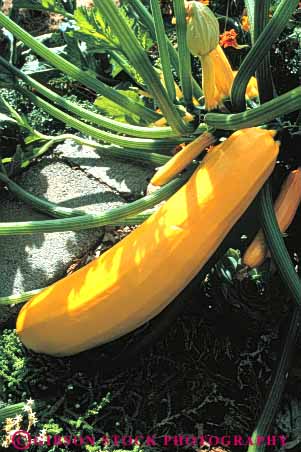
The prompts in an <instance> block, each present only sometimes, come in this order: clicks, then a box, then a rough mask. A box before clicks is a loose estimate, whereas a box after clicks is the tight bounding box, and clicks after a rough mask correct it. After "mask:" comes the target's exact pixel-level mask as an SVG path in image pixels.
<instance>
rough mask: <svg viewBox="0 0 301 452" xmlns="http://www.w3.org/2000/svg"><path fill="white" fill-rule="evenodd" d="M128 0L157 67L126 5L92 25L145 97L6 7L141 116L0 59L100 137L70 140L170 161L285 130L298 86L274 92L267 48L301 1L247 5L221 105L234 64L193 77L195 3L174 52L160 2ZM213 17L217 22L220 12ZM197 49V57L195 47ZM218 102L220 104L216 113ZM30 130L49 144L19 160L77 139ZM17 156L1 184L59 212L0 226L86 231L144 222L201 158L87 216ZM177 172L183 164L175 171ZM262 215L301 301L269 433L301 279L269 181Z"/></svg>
mask: <svg viewBox="0 0 301 452" xmlns="http://www.w3.org/2000/svg"><path fill="white" fill-rule="evenodd" d="M125 3H126V4H127V7H128V8H130V10H131V11H132V12H133V13H134V14H135V15H136V17H137V18H138V20H139V22H140V23H141V24H142V25H143V27H144V28H145V29H146V30H147V31H148V33H149V34H150V36H151V38H152V39H153V40H154V41H156V42H157V45H158V50H159V55H160V68H159V70H157V69H155V68H154V67H153V64H152V62H151V60H150V58H149V55H148V52H147V51H146V50H145V49H144V48H143V46H142V45H141V43H140V42H139V40H138V39H137V37H136V35H135V33H134V31H133V30H132V29H131V27H130V26H129V23H128V21H127V20H126V19H125V15H124V14H125V13H124V11H123V10H120V9H119V8H118V7H117V6H116V4H115V2H114V1H113V0H95V1H94V4H95V7H94V9H93V10H92V12H91V14H90V19H89V20H90V23H88V25H90V26H91V28H90V31H92V34H94V35H95V36H96V37H97V39H99V42H100V43H101V42H102V41H103V40H105V36H104V34H102V33H101V30H102V26H103V24H104V23H105V24H106V26H108V27H109V28H110V31H111V36H114V42H115V43H117V44H118V52H117V53H115V56H114V49H113V48H112V43H110V45H111V49H110V51H111V53H113V56H114V57H115V59H118V58H119V62H120V65H121V66H122V67H127V68H128V70H130V68H131V74H132V75H133V74H134V75H133V77H134V76H135V78H136V80H135V81H136V84H137V88H138V92H140V93H141V91H142V92H143V93H144V97H143V98H141V97H139V96H129V95H127V93H126V92H123V91H122V90H120V89H114V88H112V87H111V86H109V85H107V84H105V83H104V82H103V81H102V80H100V79H99V78H98V77H97V74H95V73H94V72H93V71H91V70H83V69H81V68H79V67H78V66H76V65H74V64H73V63H72V62H70V61H67V60H66V59H65V58H63V57H62V56H61V55H59V54H56V53H54V52H53V51H51V50H50V49H48V48H47V47H46V46H45V45H44V44H43V43H42V42H40V41H39V40H37V39H35V38H33V37H32V36H31V35H30V34H29V33H28V32H26V31H25V30H24V29H22V28H21V27H20V26H19V25H18V24H17V23H15V22H14V21H12V20H11V19H10V18H9V17H7V16H5V15H4V14H3V13H1V12H0V25H1V26H2V27H4V28H5V29H6V30H8V31H9V32H10V33H11V34H12V35H13V36H14V37H15V39H17V40H19V41H20V42H22V43H23V44H24V45H25V46H27V47H29V48H30V49H31V50H32V51H33V52H34V53H35V54H36V55H38V56H39V57H40V58H42V59H43V60H44V61H46V62H47V63H48V64H49V65H51V66H52V67H54V68H56V69H58V70H59V71H61V72H63V73H64V74H66V75H67V76H68V77H70V78H72V79H74V80H77V81H78V82H80V83H81V84H82V85H84V86H85V87H87V88H89V89H90V90H92V91H93V92H94V93H95V94H96V95H99V96H102V97H103V98H106V99H108V100H109V101H110V102H112V103H113V104H115V105H117V106H118V108H120V109H122V110H123V111H125V112H128V113H129V116H133V115H134V116H135V118H138V121H137V122H136V123H133V124H131V123H124V122H120V121H117V120H116V119H115V120H113V119H111V118H109V117H107V116H105V115H103V114H94V113H91V112H90V111H88V110H86V109H84V108H82V107H79V106H78V105H77V104H76V103H74V102H70V101H69V100H67V99H65V98H63V97H61V96H58V95H57V94H56V93H54V92H53V91H51V90H50V89H49V88H48V87H46V86H44V85H43V84H41V83H40V82H38V81H37V80H35V79H34V78H32V77H30V76H29V75H27V74H25V73H24V72H23V71H20V70H19V69H17V68H16V67H15V66H14V65H13V64H12V63H11V62H10V61H7V60H5V59H4V58H3V57H0V64H1V65H2V66H3V67H4V68H5V70H6V71H9V72H10V73H12V74H13V75H14V77H15V80H16V83H15V89H17V90H18V91H20V92H21V93H22V94H23V95H25V96H26V97H28V99H29V100H30V101H31V102H32V103H33V104H35V105H36V106H38V107H40V108H42V109H44V110H45V111H46V112H47V113H49V114H50V115H52V116H53V117H55V118H57V119H59V120H61V121H62V122H64V123H65V124H67V125H69V126H72V127H73V128H75V129H76V130H78V131H79V132H81V133H82V134H84V135H87V136H88V137H91V138H93V140H94V141H92V140H91V139H89V140H87V139H84V138H81V137H78V136H74V137H73V138H74V139H75V140H76V141H78V142H81V143H89V144H91V145H95V146H97V142H99V141H102V142H106V143H110V144H114V145H117V146H118V147H117V148H114V149H113V150H110V151H109V150H108V152H111V153H112V155H114V156H115V157H116V158H133V159H140V160H143V161H148V162H150V163H152V164H155V165H158V164H159V165H161V164H164V163H167V162H168V161H169V157H168V156H167V155H166V154H168V153H169V152H170V151H171V150H172V149H173V148H174V147H175V146H177V145H178V144H181V143H183V142H185V143H186V144H189V143H190V142H193V141H194V140H196V139H197V140H199V139H200V137H201V136H202V134H208V133H210V134H211V135H214V137H215V139H216V140H217V139H218V137H219V136H224V137H227V136H228V135H229V133H231V132H233V131H235V130H239V129H244V128H250V127H263V128H269V127H271V126H272V127H271V128H275V127H276V128H280V129H281V126H282V123H281V120H280V121H279V118H281V117H283V116H285V115H287V114H289V113H292V112H298V111H299V110H300V108H301V87H297V88H295V89H293V90H290V91H288V92H286V93H285V94H282V95H281V96H278V97H273V96H274V89H273V84H272V78H271V74H270V65H269V52H270V49H271V47H272V45H273V44H274V42H275V40H276V39H277V38H278V37H279V36H280V34H281V33H282V31H283V30H284V29H285V27H286V26H287V24H288V22H289V20H290V18H291V16H292V15H293V14H294V12H295V10H296V8H297V6H298V1H296V0H281V1H280V2H279V3H278V4H277V7H276V9H275V11H274V13H273V15H272V17H271V18H270V17H269V10H270V0H246V2H245V4H246V7H247V9H248V14H249V18H250V22H251V26H252V28H251V30H252V47H251V49H250V51H249V52H248V54H247V56H246V58H245V59H244V61H243V63H242V65H241V67H240V68H239V70H238V73H237V75H235V77H234V76H233V80H232V82H233V83H232V86H231V90H230V91H229V93H226V94H229V96H230V98H229V100H228V101H227V102H224V101H223V99H221V100H220V98H219V100H218V102H211V101H210V102H208V99H209V97H208V96H213V97H214V96H215V91H214V90H215V89H217V90H219V89H221V86H222V83H223V77H224V76H225V77H229V76H230V75H231V74H230V73H229V66H227V75H225V74H226V72H225V73H223V66H220V67H219V69H214V68H213V60H211V59H208V58H204V56H203V55H202V54H200V56H201V60H202V63H203V88H204V95H205V98H204V97H203V93H202V89H201V87H200V86H199V85H198V83H197V82H196V81H195V80H194V78H193V74H192V70H191V56H190V51H189V50H191V49H189V47H190V46H189V40H186V36H187V27H188V26H189V22H188V25H187V22H186V15H187V8H188V10H189V4H188V5H187V3H185V2H184V0H174V1H173V4H174V12H175V19H176V34H177V50H176V49H175V47H174V46H173V45H172V43H171V42H170V40H169V39H168V37H167V35H166V33H165V30H164V23H163V20H162V16H161V11H160V8H159V0H150V7H151V8H150V11H149V10H148V9H147V8H146V7H145V6H144V5H143V3H142V2H141V1H140V0H127V1H126V2H125ZM188 3H189V2H188ZM206 12H208V11H206ZM65 16H67V17H68V18H69V19H72V20H75V23H76V11H75V12H74V11H72V10H71V9H70V10H69V11H68V12H67V13H66V14H65ZM188 16H189V14H188ZM212 21H213V22H214V20H213V19H212ZM213 22H212V23H213ZM213 28H214V27H213ZM79 31H81V30H79ZM215 32H216V31H215ZM97 33H98V34H97ZM213 42H215V44H216V41H214V40H213ZM100 45H101V44H100ZM212 51H214V52H215V51H216V49H211V48H210V49H209V50H208V52H209V54H210V52H212ZM218 52H220V49H218ZM193 53H194V54H198V52H193ZM217 55H219V58H220V59H222V58H224V56H223V54H222V53H218V54H215V57H216V61H219V60H218V58H217ZM225 67H226V63H225V65H224V68H225ZM214 71H215V72H214ZM255 73H256V77H257V82H258V89H259V99H260V103H259V104H258V103H255V102H252V103H250V102H248V99H246V92H247V89H248V84H249V81H250V79H251V77H252V76H253V75H254V74H255ZM210 75H212V77H213V76H215V79H216V83H215V86H213V85H210V83H209V79H210V77H209V76H210ZM17 80H22V83H19V82H17ZM178 84H179V87H180V89H179V87H178ZM218 94H219V93H218ZM224 94H225V93H224ZM213 97H212V98H213ZM145 99H147V101H146V100H145ZM212 109H214V110H213V111H209V110H212ZM73 115H75V116H76V118H75V117H74V116H73ZM11 117H12V118H13V119H15V120H16V119H17V118H18V120H19V121H20V122H22V121H23V126H24V127H25V128H27V129H28V130H30V126H29V125H28V124H26V121H24V119H23V118H22V117H20V116H18V114H17V113H16V112H15V111H13V110H11ZM31 132H32V138H31V139H32V140H36V141H39V142H42V146H41V148H40V149H39V151H38V152H33V153H28V154H27V155H25V156H24V158H23V161H22V162H21V166H22V165H23V167H24V166H26V165H28V164H29V163H30V161H32V160H33V159H35V158H36V157H37V156H40V155H42V154H43V153H44V152H46V151H47V150H48V149H49V148H50V147H51V146H52V145H53V144H54V143H56V142H59V141H62V140H64V139H65V138H66V137H70V135H60V136H57V137H49V136H45V135H42V134H40V133H39V132H37V131H34V130H31ZM189 149H191V148H189ZM201 150H202V149H200V151H201ZM252 151H253V150H252V142H250V148H249V149H248V150H247V152H250V153H252ZM164 154H165V155H164ZM184 155H185V159H186V154H185V153H184ZM196 155H197V153H192V154H191V158H192V159H193V158H195V157H196ZM185 159H184V161H185V166H186V165H187V164H189V159H188V161H187V160H185ZM10 162H11V158H10V157H7V158H5V159H2V168H3V171H2V172H1V173H0V179H1V182H4V183H5V184H6V185H7V187H8V188H9V189H10V190H12V191H13V192H14V193H15V194H16V195H17V196H18V197H20V198H21V199H23V200H24V201H25V202H28V203H29V204H30V205H32V206H34V207H35V208H37V209H40V210H42V211H46V212H47V213H49V214H50V215H51V216H53V217H55V218H56V219H53V220H46V221H40V222H39V221H33V222H20V223H0V234H1V235H12V234H13V235H16V234H31V233H36V232H54V231H66V230H81V229H86V228H92V227H95V226H100V225H105V224H138V223H139V222H143V221H144V220H145V218H146V217H147V216H146V215H145V214H143V211H144V210H146V209H147V208H149V207H153V206H155V205H156V204H157V203H159V202H160V201H162V200H164V199H167V198H168V197H170V196H171V195H172V194H173V193H175V192H176V191H177V190H178V189H179V188H180V187H181V186H182V185H183V184H184V183H185V182H186V181H187V179H189V177H190V176H191V173H192V172H193V171H194V170H195V168H196V162H191V165H190V170H189V171H188V172H186V173H183V174H181V175H180V176H177V177H176V178H175V179H173V180H171V181H170V182H168V183H167V184H165V185H164V186H162V187H161V188H160V189H159V190H158V191H157V192H155V193H152V194H151V195H148V196H146V197H145V198H143V199H140V200H138V201H135V202H133V203H131V204H129V205H127V206H125V207H124V206H122V207H119V208H117V209H114V210H113V211H108V212H105V213H104V214H101V215H91V214H90V215H87V214H83V213H82V212H80V211H79V210H76V209H63V208H60V207H58V206H56V205H54V204H52V203H49V202H47V201H45V200H41V199H39V198H37V197H35V196H33V195H30V194H29V193H27V192H25V191H24V190H22V189H21V188H20V187H19V186H18V185H17V184H15V183H14V182H13V181H12V180H10V178H9V177H8V175H7V174H5V166H6V165H7V164H8V163H10ZM176 163H177V168H178V169H179V170H182V168H183V165H182V166H181V164H180V165H179V162H178V161H177V162H176ZM180 163H181V162H180ZM176 173H177V170H176V171H173V172H172V176H173V175H174V174H176ZM254 177H255V175H254ZM134 215H136V216H134ZM260 217H261V223H262V229H263V231H264V234H265V236H266V241H267V243H268V246H269V248H270V252H271V254H272V257H273V258H274V260H275V263H276V265H277V267H278V269H279V273H280V275H281V276H282V278H283V280H284V282H285V284H286V285H287V287H288V289H289V291H290V293H291V295H292V298H293V300H294V301H295V304H296V306H297V307H296V308H295V311H294V313H293V316H292V319H291V324H290V327H289V330H288V333H287V339H286V341H285V344H284V349H283V353H282V354H281V357H280V360H279V366H278V368H277V372H276V377H275V381H274V383H273V385H272V387H271V391H270V394H269V397H268V398H267V402H266V405H265V408H264V411H263V413H262V416H261V417H260V419H259V422H258V425H257V427H256V431H254V437H255V436H256V435H265V434H267V432H268V430H269V427H270V425H271V422H272V420H273V417H274V415H275V412H276V409H277V406H278V404H279V400H280V397H281V393H282V390H283V387H284V384H285V375H286V373H287V369H288V366H289V361H290V356H291V353H292V350H293V346H294V343H295V341H296V336H297V332H298V328H299V324H300V308H299V305H300V301H301V284H300V281H299V279H298V277H297V274H296V272H295V269H294V267H293V264H292V262H291V260H290V257H289V255H288V253H287V250H286V248H285V244H284V242H283V238H282V236H281V233H280V231H279V227H278V224H277V220H276V218H275V213H274V209H273V203H272V198H271V194H270V187H269V183H267V184H266V185H265V186H264V187H263V189H262V191H261V193H260ZM32 295H33V294H32V293H29V294H22V295H20V297H17V298H16V297H7V298H5V299H1V300H0V301H1V303H8V304H9V303H12V302H13V303H15V302H16V301H19V302H21V301H25V300H26V299H28V298H31V296H32ZM262 450H264V446H250V447H249V452H251V451H252V452H254V451H256V452H258V451H262Z"/></svg>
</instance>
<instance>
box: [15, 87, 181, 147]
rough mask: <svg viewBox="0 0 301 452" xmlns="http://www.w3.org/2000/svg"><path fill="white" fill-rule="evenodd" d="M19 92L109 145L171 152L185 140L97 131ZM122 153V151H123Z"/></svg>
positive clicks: (69, 124)
mask: <svg viewBox="0 0 301 452" xmlns="http://www.w3.org/2000/svg"><path fill="white" fill-rule="evenodd" d="M17 89H18V91H20V92H21V93H22V94H23V95H24V96H26V97H27V98H28V99H30V100H31V102H32V103H33V104H34V105H36V106H37V107H39V108H42V109H43V110H45V111H46V112H47V113H49V114H50V115H51V116H53V117H54V118H56V119H58V120H59V121H62V122H63V123H65V124H67V125H68V126H70V127H73V128H74V129H76V130H78V131H79V132H82V133H83V134H85V135H88V136H91V137H93V138H95V139H97V140H102V141H105V142H107V143H112V144H116V145H118V146H121V147H124V148H130V149H149V150H162V151H164V150H167V151H168V150H170V149H172V148H173V147H174V146H175V145H176V144H180V143H181V142H182V141H183V139H181V138H178V139H166V140H159V139H158V140H153V139H150V138H145V139H142V138H132V137H124V136H120V135H113V134H112V133H109V132H105V131H104V130H100V129H97V128H95V127H93V126H90V125H88V124H85V123H84V122H82V121H79V120H78V119H76V118H73V117H72V116H70V115H68V114H67V113H65V112H63V111H62V110H60V109H58V108H56V107H54V106H53V105H51V104H49V103H48V102H46V101H45V100H44V99H42V98H40V97H38V96H36V95H35V94H33V93H31V92H30V91H28V90H27V89H25V88H23V87H21V86H17ZM121 151H122V149H121Z"/></svg>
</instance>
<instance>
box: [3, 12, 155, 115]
mask: <svg viewBox="0 0 301 452" xmlns="http://www.w3.org/2000/svg"><path fill="white" fill-rule="evenodd" d="M0 25H2V26H3V27H5V28H6V29H7V30H8V31H10V32H11V33H12V34H13V35H14V36H15V37H16V38H17V39H19V40H20V41H22V42H23V43H24V44H25V45H27V46H28V47H29V48H31V49H32V50H33V51H34V52H35V53H36V54H37V55H39V56H40V57H41V58H43V59H44V60H46V61H47V62H49V63H50V64H52V66H54V67H56V68H57V69H59V70H60V71H62V72H63V73H64V74H67V75H68V76H69V77H71V78H73V79H75V80H77V81H79V82H80V83H82V84H83V85H84V86H87V87H88V88H90V89H91V90H93V91H95V92H96V93H98V94H101V95H103V96H105V97H107V98H108V99H110V100H111V101H112V102H115V103H116V104H117V105H119V107H120V108H122V109H124V110H128V111H130V112H132V113H134V114H136V115H138V116H140V117H141V118H142V119H144V120H145V121H146V122H153V121H156V120H157V119H159V118H160V117H161V115H158V114H157V113H156V112H154V111H152V110H150V109H148V108H146V107H144V106H143V105H140V104H139V103H137V102H134V101H133V100H131V99H129V98H128V97H126V96H125V95H123V94H121V93H119V92H118V91H116V90H114V89H113V88H111V87H109V86H107V85H105V84H104V83H103V82H101V81H100V80H97V79H96V78H94V77H93V76H91V75H90V74H89V73H88V72H86V71H83V70H81V69H80V68H78V67H77V66H75V65H74V64H72V63H70V62H69V61H67V60H65V59H64V58H62V57H61V56H60V55H57V54H55V53H54V52H52V51H51V50H49V49H48V48H47V47H46V46H45V45H44V44H42V43H41V42H39V41H38V40H37V39H35V38H33V37H32V36H31V35H30V34H29V33H27V31H25V30H23V28H21V27H20V26H19V25H17V24H16V23H15V22H13V21H12V20H11V19H10V18H9V17H7V16H5V15H4V14H3V13H2V12H1V11H0Z"/></svg>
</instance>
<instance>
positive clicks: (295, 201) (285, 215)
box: [243, 168, 301, 268]
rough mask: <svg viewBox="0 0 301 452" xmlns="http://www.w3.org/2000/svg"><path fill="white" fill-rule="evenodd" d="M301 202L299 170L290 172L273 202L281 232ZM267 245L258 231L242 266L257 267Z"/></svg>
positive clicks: (300, 176) (300, 174)
mask: <svg viewBox="0 0 301 452" xmlns="http://www.w3.org/2000/svg"><path fill="white" fill-rule="evenodd" d="M300 202H301V168H298V169H296V170H294V171H291V172H290V173H289V175H288V176H287V178H286V179H285V181H284V183H283V185H282V187H281V190H280V193H279V195H278V197H277V199H276V201H275V205H274V210H275V215H276V218H277V222H278V225H279V229H280V231H281V232H285V231H286V230H287V228H288V227H289V226H290V224H291V222H292V221H293V219H294V217H295V214H296V211H297V209H298V206H299V204H300ZM267 251H268V249H267V244H266V241H265V237H264V233H263V231H262V230H260V231H259V232H258V233H257V235H256V237H255V238H254V240H253V241H252V243H251V244H250V245H249V247H248V248H247V250H246V252H245V253H244V256H243V264H244V265H247V266H248V267H251V268H254V267H259V265H261V264H263V262H264V260H265V258H266V256H267Z"/></svg>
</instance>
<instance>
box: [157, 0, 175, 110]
mask: <svg viewBox="0 0 301 452" xmlns="http://www.w3.org/2000/svg"><path fill="white" fill-rule="evenodd" d="M151 8H152V13H153V18H154V24H155V30H156V38H157V39H156V40H157V42H158V49H159V55H160V61H161V66H162V72H163V77H164V81H165V86H166V91H167V94H168V97H169V98H170V100H171V101H172V102H175V101H176V90H175V82H174V78H173V75H172V70H171V64H170V57H169V52H168V46H167V39H166V38H167V37H166V34H165V29H164V23H163V18H162V14H161V8H160V4H159V1H158V0H151Z"/></svg>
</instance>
